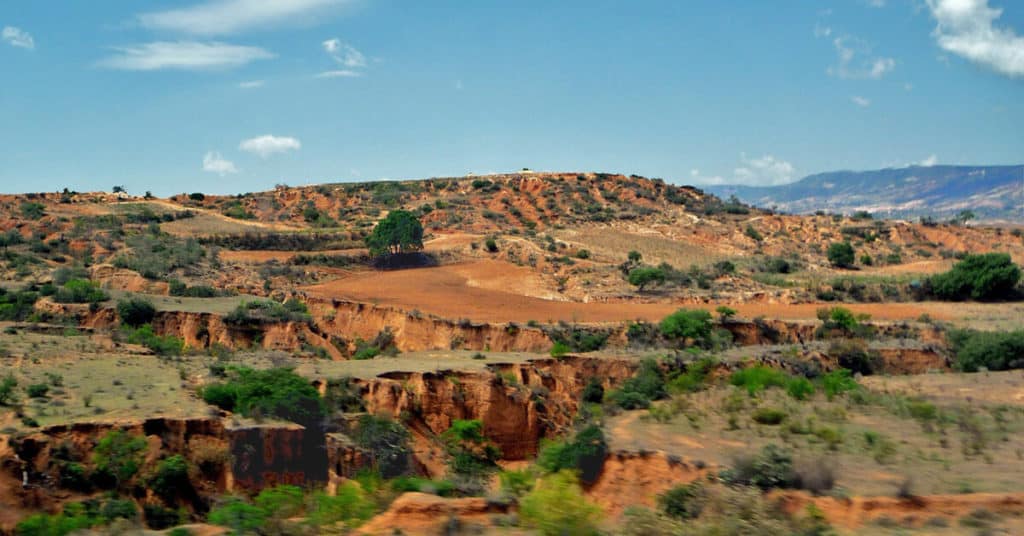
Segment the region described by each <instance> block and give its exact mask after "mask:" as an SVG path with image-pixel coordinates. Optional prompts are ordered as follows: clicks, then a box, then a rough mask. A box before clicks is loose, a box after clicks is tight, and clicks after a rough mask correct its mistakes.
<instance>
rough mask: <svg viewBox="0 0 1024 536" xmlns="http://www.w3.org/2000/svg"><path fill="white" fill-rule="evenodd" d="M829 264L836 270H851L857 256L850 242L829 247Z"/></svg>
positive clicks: (837, 243)
mask: <svg viewBox="0 0 1024 536" xmlns="http://www.w3.org/2000/svg"><path fill="white" fill-rule="evenodd" d="M827 256H828V262H829V263H831V264H832V266H834V267H836V268H850V267H852V266H853V261H854V258H855V256H856V254H855V252H854V251H853V246H851V245H850V243H849V242H836V243H833V244H831V245H829V247H828V252H827Z"/></svg>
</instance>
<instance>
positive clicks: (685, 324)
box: [659, 309, 711, 343]
mask: <svg viewBox="0 0 1024 536" xmlns="http://www.w3.org/2000/svg"><path fill="white" fill-rule="evenodd" d="M659 327H660V328H661V334H662V335H664V336H665V337H667V338H669V339H677V340H685V339H693V340H695V341H697V342H698V343H702V342H704V341H706V340H707V338H708V337H709V336H710V335H711V313H709V312H707V311H705V310H703V309H679V310H678V311H676V312H674V313H672V314H670V315H668V316H666V317H665V318H664V319H662V321H661V324H659Z"/></svg>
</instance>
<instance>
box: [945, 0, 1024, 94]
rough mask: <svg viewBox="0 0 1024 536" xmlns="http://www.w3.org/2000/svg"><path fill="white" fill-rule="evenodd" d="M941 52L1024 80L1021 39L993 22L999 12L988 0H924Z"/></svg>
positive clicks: (1023, 40) (1023, 54)
mask: <svg viewBox="0 0 1024 536" xmlns="http://www.w3.org/2000/svg"><path fill="white" fill-rule="evenodd" d="M927 3H928V9H929V10H931V13H932V17H934V18H935V21H936V22H937V23H938V24H937V26H936V28H935V31H934V32H933V33H932V35H934V36H935V40H936V41H937V42H938V44H939V47H941V48H942V49H943V50H945V51H947V52H950V53H953V54H956V55H958V56H960V57H963V58H965V59H967V60H969V61H971V62H973V63H976V64H978V65H982V66H984V67H987V68H989V69H992V70H994V71H995V72H997V73H1000V74H1003V75H1006V76H1010V77H1013V78H1016V77H1021V76H1024V37H1021V36H1018V35H1017V33H1016V32H1015V31H1014V30H1013V29H1012V28H1008V27H1007V28H1000V27H997V26H996V25H995V21H996V20H997V19H999V17H1001V16H1002V14H1003V10H1002V9H1000V8H994V7H989V5H988V0H927Z"/></svg>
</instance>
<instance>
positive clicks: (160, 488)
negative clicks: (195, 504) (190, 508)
mask: <svg viewBox="0 0 1024 536" xmlns="http://www.w3.org/2000/svg"><path fill="white" fill-rule="evenodd" d="M149 487H150V489H152V490H153V492H154V493H156V494H157V495H158V496H159V497H160V498H161V499H163V500H165V501H167V502H168V503H173V502H174V499H175V497H177V496H178V494H179V493H181V492H183V491H186V490H188V489H191V487H192V484H191V483H190V482H189V479H188V463H187V462H186V461H185V458H184V457H182V456H181V455H180V454H175V455H174V456H171V457H169V458H166V459H164V460H162V461H161V462H160V464H159V465H157V468H156V474H154V475H153V478H151V479H150V480H149Z"/></svg>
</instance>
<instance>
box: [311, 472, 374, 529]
mask: <svg viewBox="0 0 1024 536" xmlns="http://www.w3.org/2000/svg"><path fill="white" fill-rule="evenodd" d="M375 511H376V505H375V504H374V502H373V500H372V499H371V498H370V497H367V495H366V493H365V492H364V491H363V488H362V487H360V486H359V484H357V483H355V482H352V481H348V482H344V483H342V484H339V485H338V488H337V490H336V491H335V494H334V495H333V496H331V495H328V494H327V493H324V492H317V493H315V494H313V499H312V506H311V508H310V511H309V512H308V513H307V514H308V518H309V522H310V523H311V524H312V525H313V526H314V527H323V526H327V525H333V524H335V523H339V522H343V523H344V524H345V525H346V526H347V527H357V526H359V525H360V524H362V523H363V522H364V521H366V520H367V519H370V518H371V517H373V514H374V512H375Z"/></svg>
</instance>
